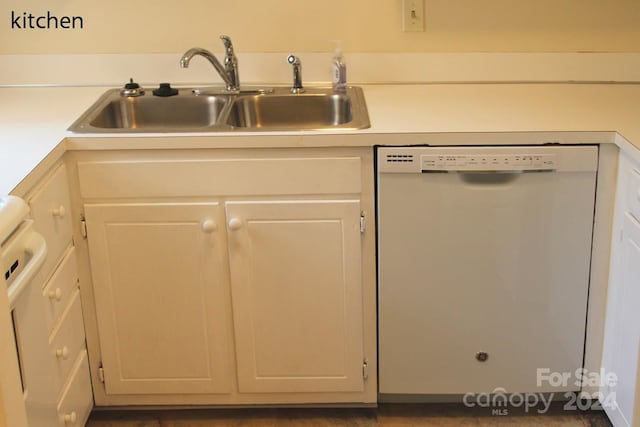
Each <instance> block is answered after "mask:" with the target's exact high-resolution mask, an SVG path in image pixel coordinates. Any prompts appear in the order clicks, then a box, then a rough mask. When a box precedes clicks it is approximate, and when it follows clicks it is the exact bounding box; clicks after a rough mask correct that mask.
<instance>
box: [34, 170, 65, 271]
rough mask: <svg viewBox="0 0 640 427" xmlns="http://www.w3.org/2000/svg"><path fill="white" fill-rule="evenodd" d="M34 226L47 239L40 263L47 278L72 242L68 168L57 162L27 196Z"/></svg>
mask: <svg viewBox="0 0 640 427" xmlns="http://www.w3.org/2000/svg"><path fill="white" fill-rule="evenodd" d="M29 206H30V207H31V216H32V217H33V219H34V221H35V228H36V230H37V231H38V232H39V233H40V234H42V236H43V237H44V239H45V240H46V242H47V259H46V261H45V263H44V265H43V267H42V272H43V277H44V278H45V279H46V278H47V277H49V275H50V274H51V273H52V271H53V268H54V267H55V266H56V264H57V263H58V261H59V260H60V257H61V256H62V253H63V252H64V250H65V249H66V248H67V247H68V246H69V244H70V242H71V236H72V229H71V213H70V206H71V203H70V198H69V187H68V183H67V172H66V167H65V166H64V165H62V166H60V167H59V168H58V169H57V170H56V171H55V172H54V173H53V174H52V175H51V176H50V177H49V179H47V180H46V182H45V183H44V184H43V185H42V187H40V188H39V189H38V190H37V191H36V192H35V193H34V194H33V196H31V198H30V199H29Z"/></svg>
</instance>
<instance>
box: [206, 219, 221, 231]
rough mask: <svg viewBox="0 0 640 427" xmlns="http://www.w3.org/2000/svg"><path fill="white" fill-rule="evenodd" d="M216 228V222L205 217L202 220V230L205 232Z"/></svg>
mask: <svg viewBox="0 0 640 427" xmlns="http://www.w3.org/2000/svg"><path fill="white" fill-rule="evenodd" d="M217 229H218V226H217V225H216V222H215V221H214V220H212V219H206V220H204V221H202V231H204V232H205V233H213V232H214V231H216V230H217Z"/></svg>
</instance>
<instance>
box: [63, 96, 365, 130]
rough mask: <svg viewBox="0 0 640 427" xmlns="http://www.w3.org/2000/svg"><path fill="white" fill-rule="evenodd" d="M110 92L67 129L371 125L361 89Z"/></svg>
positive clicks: (274, 127)
mask: <svg viewBox="0 0 640 427" xmlns="http://www.w3.org/2000/svg"><path fill="white" fill-rule="evenodd" d="M120 92H121V91H120V90H118V89H112V90H109V91H107V92H106V93H105V94H104V95H102V97H100V99H98V100H97V101H96V102H95V104H94V105H92V106H91V107H90V108H89V109H88V110H87V111H86V112H85V113H84V114H83V115H82V116H81V117H80V118H79V119H78V120H76V122H75V123H73V124H72V125H71V127H70V128H69V130H70V131H72V132H78V133H117V132H125V133H126V132H135V133H137V132H160V133H161V132H251V131H296V130H301V131H305V130H309V131H313V130H331V129H339V130H356V129H364V128H368V127H369V126H370V123H369V115H368V113H367V107H366V103H365V99H364V94H363V92H362V89H361V88H359V87H349V88H347V90H346V92H334V91H333V90H332V89H331V88H322V87H313V88H307V89H305V91H304V92H303V93H292V92H291V90H290V89H289V88H285V87H276V88H268V89H255V90H253V89H251V90H241V91H238V92H225V91H223V90H217V91H216V90H215V89H211V90H198V89H192V88H182V89H179V90H178V93H177V95H174V96H168V97H161V96H154V95H153V94H152V93H151V91H147V92H146V93H145V94H143V95H140V96H135V97H132V96H122V95H121V93H120Z"/></svg>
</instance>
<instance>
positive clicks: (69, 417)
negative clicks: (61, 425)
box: [64, 411, 78, 424]
mask: <svg viewBox="0 0 640 427" xmlns="http://www.w3.org/2000/svg"><path fill="white" fill-rule="evenodd" d="M76 421H78V414H76V411H71V413H70V414H64V422H65V424H75V423H76Z"/></svg>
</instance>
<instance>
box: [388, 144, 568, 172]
mask: <svg viewBox="0 0 640 427" xmlns="http://www.w3.org/2000/svg"><path fill="white" fill-rule="evenodd" d="M549 151H550V150H549V149H548V148H547V147H512V146H510V147H380V148H378V163H377V164H378V172H379V173H429V172H504V173H507V172H535V171H553V170H556V169H558V167H559V166H560V165H561V163H562V161H561V159H560V158H559V157H558V154H556V153H550V152H549Z"/></svg>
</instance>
